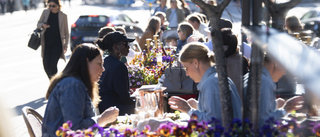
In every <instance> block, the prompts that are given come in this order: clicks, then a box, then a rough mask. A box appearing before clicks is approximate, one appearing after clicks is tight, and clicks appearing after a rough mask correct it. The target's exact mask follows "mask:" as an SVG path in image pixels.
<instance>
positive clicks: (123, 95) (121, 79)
mask: <svg viewBox="0 0 320 137" xmlns="http://www.w3.org/2000/svg"><path fill="white" fill-rule="evenodd" d="M116 70H117V71H116V72H115V74H114V76H115V77H114V83H115V85H114V90H115V91H116V92H117V94H118V95H119V98H120V99H119V100H118V101H119V102H120V103H122V104H133V103H134V102H133V100H132V99H131V98H130V94H129V90H130V87H129V77H128V69H127V67H126V66H125V65H124V64H121V65H118V67H117V69H116Z"/></svg>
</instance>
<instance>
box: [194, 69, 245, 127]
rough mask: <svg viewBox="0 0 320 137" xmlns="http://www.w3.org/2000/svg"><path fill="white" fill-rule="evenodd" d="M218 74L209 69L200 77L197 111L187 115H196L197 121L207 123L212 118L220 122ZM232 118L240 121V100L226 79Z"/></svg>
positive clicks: (231, 83) (233, 86) (232, 84)
mask: <svg viewBox="0 0 320 137" xmlns="http://www.w3.org/2000/svg"><path fill="white" fill-rule="evenodd" d="M218 82H219V80H218V73H217V72H216V68H215V67H211V68H209V69H208V70H207V71H206V72H205V73H204V75H203V76H202V78H201V80H200V82H199V84H198V85H197V88H198V90H199V98H198V100H199V103H198V109H191V110H190V111H189V112H188V114H189V115H192V114H194V115H197V116H198V121H203V120H204V121H209V120H211V118H212V117H215V118H216V119H218V120H220V121H221V120H222V116H221V103H220V91H219V83H218ZM228 83H229V89H230V93H231V94H230V95H231V101H232V108H233V117H234V118H237V119H241V117H242V116H241V100H240V96H239V94H238V92H237V88H236V86H235V85H234V83H233V82H232V80H231V79H230V78H228Z"/></svg>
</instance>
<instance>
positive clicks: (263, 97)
mask: <svg viewBox="0 0 320 137" xmlns="http://www.w3.org/2000/svg"><path fill="white" fill-rule="evenodd" d="M248 80H249V73H247V74H246V75H245V76H244V85H243V86H244V88H245V89H244V91H245V94H244V95H246V93H247V92H246V90H247V86H248ZM275 91H276V84H275V83H274V82H273V80H272V77H271V75H270V74H269V72H268V70H267V69H266V68H264V67H263V69H262V75H261V86H260V105H259V121H258V122H259V127H262V126H263V125H264V123H265V121H266V120H268V119H269V118H270V117H273V118H274V119H275V120H281V118H282V117H283V116H284V115H285V114H286V112H285V110H284V109H277V103H276V93H275Z"/></svg>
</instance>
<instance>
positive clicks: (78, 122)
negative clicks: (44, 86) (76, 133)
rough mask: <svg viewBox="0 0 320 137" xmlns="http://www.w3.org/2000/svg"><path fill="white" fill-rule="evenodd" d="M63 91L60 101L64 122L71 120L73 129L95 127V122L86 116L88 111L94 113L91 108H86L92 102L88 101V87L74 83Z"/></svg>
mask: <svg viewBox="0 0 320 137" xmlns="http://www.w3.org/2000/svg"><path fill="white" fill-rule="evenodd" d="M62 90H63V91H62V92H61V93H60V95H59V97H58V99H59V103H60V107H61V112H62V115H63V119H64V121H68V120H71V121H72V123H73V126H72V129H83V128H88V127H90V126H92V125H94V124H95V121H94V120H93V119H92V118H91V117H85V115H84V114H85V113H88V112H87V111H93V110H92V109H91V107H90V108H88V107H86V106H88V103H90V104H89V105H91V101H90V100H87V99H86V98H87V96H88V93H87V89H86V87H85V86H84V85H83V84H81V83H80V82H74V83H71V84H70V85H68V86H66V87H63V89H62ZM92 113H93V112H92Z"/></svg>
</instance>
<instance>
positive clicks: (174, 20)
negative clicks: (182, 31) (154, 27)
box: [166, 0, 185, 30]
mask: <svg viewBox="0 0 320 137" xmlns="http://www.w3.org/2000/svg"><path fill="white" fill-rule="evenodd" d="M170 5H171V7H170V8H169V9H167V10H166V17H167V21H169V27H170V28H171V29H175V30H176V29H177V27H178V24H179V23H181V22H182V21H183V20H184V18H185V16H184V14H183V11H182V10H181V9H179V8H178V6H177V0H170Z"/></svg>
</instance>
